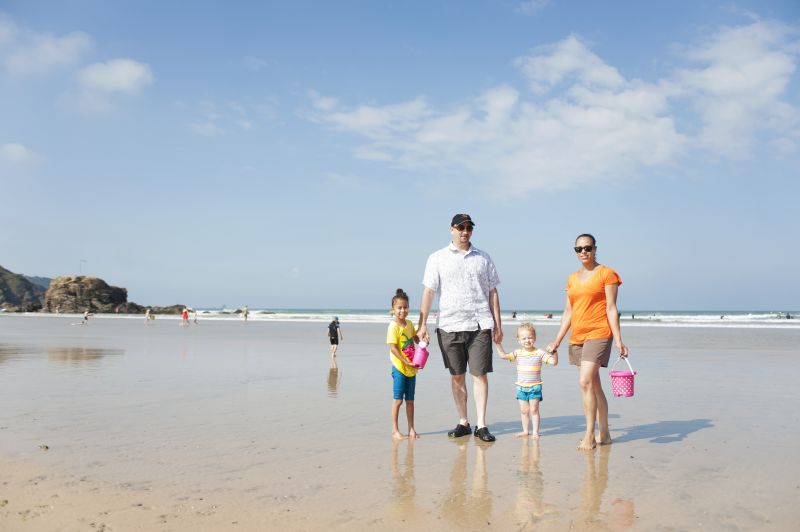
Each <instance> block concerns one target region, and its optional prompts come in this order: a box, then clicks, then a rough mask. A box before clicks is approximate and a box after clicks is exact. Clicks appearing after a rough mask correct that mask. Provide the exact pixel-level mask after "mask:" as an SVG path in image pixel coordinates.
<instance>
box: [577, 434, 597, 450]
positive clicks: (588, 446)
mask: <svg viewBox="0 0 800 532" xmlns="http://www.w3.org/2000/svg"><path fill="white" fill-rule="evenodd" d="M596 446H597V443H596V442H595V441H594V434H592V436H591V437H590V438H584V439H582V440H581V441H579V442H578V450H579V451H591V450H592V449H594V448H595V447H596Z"/></svg>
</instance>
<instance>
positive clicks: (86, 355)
mask: <svg viewBox="0 0 800 532" xmlns="http://www.w3.org/2000/svg"><path fill="white" fill-rule="evenodd" d="M124 353H125V351H124V350H123V349H103V348H96V347H48V348H47V359H48V360H50V361H51V362H67V363H71V364H80V363H83V362H92V361H97V360H100V359H101V358H103V357H107V356H119V355H122V354H124Z"/></svg>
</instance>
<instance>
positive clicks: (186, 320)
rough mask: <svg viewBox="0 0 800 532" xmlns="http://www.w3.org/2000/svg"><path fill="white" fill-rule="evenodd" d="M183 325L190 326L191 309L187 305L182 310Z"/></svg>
mask: <svg viewBox="0 0 800 532" xmlns="http://www.w3.org/2000/svg"><path fill="white" fill-rule="evenodd" d="M181 326H182V327H188V326H189V309H188V308H186V307H183V310H182V311H181Z"/></svg>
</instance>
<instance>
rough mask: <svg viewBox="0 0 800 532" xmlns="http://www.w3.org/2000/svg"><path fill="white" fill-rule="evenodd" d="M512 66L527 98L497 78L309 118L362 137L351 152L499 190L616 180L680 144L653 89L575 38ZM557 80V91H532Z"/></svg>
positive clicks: (673, 152) (668, 156)
mask: <svg viewBox="0 0 800 532" xmlns="http://www.w3.org/2000/svg"><path fill="white" fill-rule="evenodd" d="M517 65H518V66H519V67H520V69H521V70H522V71H523V73H525V75H526V77H528V79H530V80H532V82H533V83H534V84H535V85H536V90H537V93H536V94H534V95H533V97H530V95H529V96H526V95H523V94H521V93H520V92H519V91H518V90H517V89H515V88H514V87H512V86H510V85H500V86H497V87H493V88H491V89H489V90H486V91H485V92H484V93H482V94H480V95H478V96H477V97H475V98H474V99H472V100H471V101H467V102H464V103H461V104H459V105H455V106H453V107H451V108H449V109H444V110H438V109H434V108H433V107H432V106H430V105H429V104H428V103H427V102H426V101H425V99H424V98H421V97H420V98H416V99H414V100H411V101H408V102H404V103H399V104H393V105H386V106H367V105H360V106H357V107H355V108H353V109H345V108H343V107H342V106H341V105H338V104H337V105H335V106H333V107H331V108H328V107H327V106H326V107H321V106H319V105H315V107H316V109H317V111H316V114H315V115H314V119H315V120H316V121H318V122H321V123H325V124H328V125H330V126H332V127H335V128H337V129H340V130H343V131H347V132H350V133H355V134H358V135H361V136H363V137H365V138H366V139H367V140H368V143H367V144H366V145H362V146H360V147H359V148H358V149H357V150H356V156H357V157H360V158H364V159H370V160H383V161H388V162H391V163H394V164H395V165H397V166H401V167H406V168H411V169H420V168H421V169H425V170H429V171H435V172H439V173H451V174H454V175H463V173H464V172H467V173H468V174H471V175H473V176H475V177H477V178H478V181H483V183H484V186H485V187H486V188H487V189H488V188H491V187H499V188H501V189H503V190H504V191H505V192H506V193H517V192H523V193H524V192H527V191H530V190H533V189H539V188H553V187H557V188H561V187H569V186H573V185H575V184H578V183H586V182H593V181H598V180H607V179H618V178H624V177H627V176H630V175H631V174H633V173H635V171H636V170H638V169H640V168H642V167H645V166H655V165H660V164H664V163H667V162H669V161H671V160H673V159H674V158H676V157H677V156H678V154H680V153H681V151H682V150H683V149H684V144H685V139H684V138H683V136H682V135H681V134H679V133H678V132H677V130H676V128H675V124H674V122H673V120H672V119H671V118H670V117H669V116H667V115H666V114H665V109H666V107H667V102H666V99H665V98H664V96H663V95H662V94H661V93H660V92H659V88H658V87H655V86H650V85H647V84H645V83H643V82H641V81H637V80H626V79H624V78H623V77H622V76H621V75H620V74H619V73H618V72H617V71H616V69H614V68H612V67H610V66H608V65H606V64H605V63H604V62H603V61H602V60H600V58H598V57H597V56H596V55H594V54H592V53H591V52H590V51H589V50H588V49H587V48H586V47H585V46H584V45H583V44H582V43H580V41H579V40H577V39H576V38H574V37H569V38H567V39H565V40H564V41H562V42H561V43H557V44H556V45H554V46H551V47H547V48H542V49H539V50H537V51H536V52H535V53H534V55H532V56H530V57H525V58H522V59H520V60H518V61H517ZM567 79H569V82H570V83H571V85H570V87H569V90H567V91H566V92H563V93H561V94H559V95H554V96H551V97H549V98H538V97H537V95H538V94H539V93H540V91H542V90H546V89H547V88H548V87H552V86H554V85H556V84H559V83H566V80H567ZM316 100H317V101H319V97H317V99H316Z"/></svg>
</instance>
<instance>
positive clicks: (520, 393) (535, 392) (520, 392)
mask: <svg viewBox="0 0 800 532" xmlns="http://www.w3.org/2000/svg"><path fill="white" fill-rule="evenodd" d="M517 399H519V400H520V401H530V400H532V399H538V400H540V401H544V398H543V397H542V385H541V384H537V385H536V386H531V387H530V388H523V387H522V386H517Z"/></svg>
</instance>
